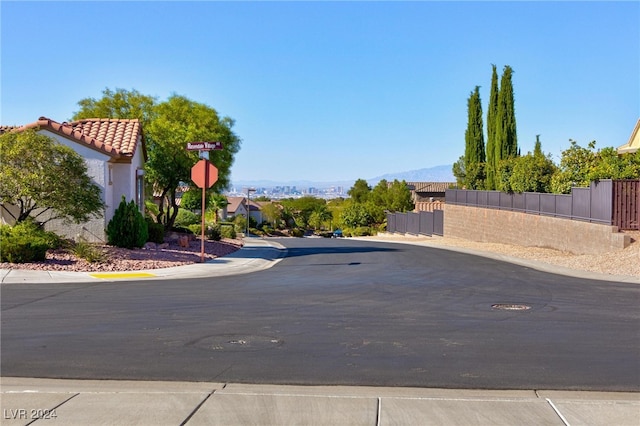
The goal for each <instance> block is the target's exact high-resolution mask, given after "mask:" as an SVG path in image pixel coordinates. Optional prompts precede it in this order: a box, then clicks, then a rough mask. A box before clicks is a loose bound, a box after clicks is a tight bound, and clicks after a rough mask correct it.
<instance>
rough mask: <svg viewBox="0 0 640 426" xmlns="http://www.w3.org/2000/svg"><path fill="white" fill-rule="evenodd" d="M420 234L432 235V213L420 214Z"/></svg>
mask: <svg viewBox="0 0 640 426" xmlns="http://www.w3.org/2000/svg"><path fill="white" fill-rule="evenodd" d="M420 234H421V235H428V236H431V235H433V212H420Z"/></svg>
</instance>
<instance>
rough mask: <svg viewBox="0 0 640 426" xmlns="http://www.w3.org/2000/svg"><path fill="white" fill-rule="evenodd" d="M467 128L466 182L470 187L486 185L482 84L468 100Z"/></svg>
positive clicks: (465, 153)
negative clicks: (481, 98)
mask: <svg viewBox="0 0 640 426" xmlns="http://www.w3.org/2000/svg"><path fill="white" fill-rule="evenodd" d="M467 114H468V122H467V130H466V132H465V152H464V166H465V171H466V179H465V181H466V182H465V183H466V185H467V188H469V189H478V187H484V185H483V182H482V181H483V180H484V171H483V170H484V163H485V160H486V158H485V149H484V130H483V123H482V103H481V101H480V86H476V88H475V90H474V91H473V92H472V93H471V95H470V96H469V99H468V101H467Z"/></svg>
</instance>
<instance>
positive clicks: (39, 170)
mask: <svg viewBox="0 0 640 426" xmlns="http://www.w3.org/2000/svg"><path fill="white" fill-rule="evenodd" d="M0 158H1V159H2V162H1V163H0V202H2V208H3V209H5V211H7V213H9V215H11V216H12V217H13V218H14V219H15V220H16V221H17V222H22V221H24V220H26V219H27V218H28V217H29V216H31V215H33V217H34V218H35V219H36V220H37V221H39V222H42V223H45V222H48V221H50V220H53V219H64V220H68V221H73V222H76V223H81V222H85V221H87V220H89V218H91V217H96V218H99V217H102V215H103V210H104V207H105V205H104V202H103V201H102V197H101V189H100V187H99V186H98V185H96V184H95V183H94V182H93V181H92V179H91V177H90V176H89V175H88V173H87V166H86V164H85V162H84V159H83V158H82V157H81V156H80V155H79V154H77V153H76V152H75V151H74V150H73V149H71V148H69V147H67V146H64V145H61V144H59V143H58V142H56V141H55V140H53V139H51V138H49V137H47V136H45V135H41V134H38V133H36V131H35V130H25V131H21V132H9V133H5V134H3V135H1V136H0ZM6 205H15V206H17V207H18V210H19V211H18V213H17V215H14V214H13V213H12V212H11V211H10V210H9V209H7V207H6Z"/></svg>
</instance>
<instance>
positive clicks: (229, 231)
mask: <svg viewBox="0 0 640 426" xmlns="http://www.w3.org/2000/svg"><path fill="white" fill-rule="evenodd" d="M220 236H221V237H222V238H229V239H231V240H235V239H236V238H237V233H236V228H235V225H234V224H233V223H221V224H220Z"/></svg>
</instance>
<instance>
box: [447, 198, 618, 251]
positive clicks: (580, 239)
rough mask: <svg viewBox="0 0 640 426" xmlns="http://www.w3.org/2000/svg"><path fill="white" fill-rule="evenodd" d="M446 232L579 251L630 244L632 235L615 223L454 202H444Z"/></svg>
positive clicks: (480, 240)
mask: <svg viewBox="0 0 640 426" xmlns="http://www.w3.org/2000/svg"><path fill="white" fill-rule="evenodd" d="M444 235H445V237H454V238H464V239H467V240H472V241H479V242H487V243H503V244H516V245H521V246H525V247H548V248H553V249H556V250H562V251H567V252H571V253H576V254H600V253H607V252H611V251H615V250H622V249H624V248H625V247H626V246H628V245H629V244H630V237H629V235H626V234H622V233H619V232H618V228H617V227H615V226H610V225H602V224H597V223H589V222H582V221H577V220H569V219H562V218H555V217H549V216H539V215H533V214H527V213H521V212H512V211H506V210H496V209H487V208H478V207H469V206H459V205H454V204H446V205H445V213H444Z"/></svg>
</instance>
